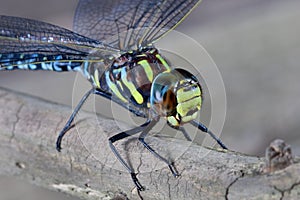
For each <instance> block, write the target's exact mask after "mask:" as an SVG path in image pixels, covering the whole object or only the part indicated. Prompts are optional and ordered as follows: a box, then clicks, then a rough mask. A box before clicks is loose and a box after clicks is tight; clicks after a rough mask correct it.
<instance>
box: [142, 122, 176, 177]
mask: <svg viewBox="0 0 300 200" xmlns="http://www.w3.org/2000/svg"><path fill="white" fill-rule="evenodd" d="M157 121H158V120H152V122H151V123H150V124H149V126H147V127H146V128H145V129H144V130H143V131H142V133H141V134H140V136H139V141H140V142H141V143H142V144H143V145H144V146H145V147H146V149H148V150H149V151H150V153H152V154H153V155H154V156H155V157H157V158H158V159H159V160H161V161H163V162H164V163H166V164H167V165H168V167H169V169H170V170H171V172H172V174H173V175H174V176H175V177H176V176H178V173H177V170H176V169H175V167H174V165H173V163H172V162H170V161H168V160H167V159H165V158H164V157H162V156H161V155H159V154H158V153H157V152H156V151H154V149H152V147H150V146H149V145H148V144H147V143H146V142H145V137H146V136H147V134H148V133H149V131H150V130H151V129H152V128H153V126H154V125H155V124H156V123H157Z"/></svg>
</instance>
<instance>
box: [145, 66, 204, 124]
mask: <svg viewBox="0 0 300 200" xmlns="http://www.w3.org/2000/svg"><path fill="white" fill-rule="evenodd" d="M201 95H202V92H201V87H200V85H199V83H198V81H197V79H196V78H195V77H194V76H193V75H192V74H191V73H189V72H187V71H186V70H183V69H174V70H172V71H170V72H165V73H161V74H159V75H158V76H157V77H156V78H155V79H154V81H153V83H152V87H151V95H150V105H151V109H152V110H154V111H155V113H156V114H158V115H160V116H164V117H166V118H167V121H168V123H169V124H170V125H172V126H179V125H181V124H183V123H187V122H190V121H191V120H194V119H195V118H196V117H197V112H198V111H199V110H200V108H201V104H202V97H201Z"/></svg>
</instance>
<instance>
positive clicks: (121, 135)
mask: <svg viewBox="0 0 300 200" xmlns="http://www.w3.org/2000/svg"><path fill="white" fill-rule="evenodd" d="M149 124H151V121H150V120H148V121H147V122H145V123H144V124H142V125H141V126H139V127H136V128H133V129H130V130H128V131H124V132H121V133H118V134H116V135H114V136H112V137H110V138H109V139H108V140H109V146H110V148H111V150H112V152H113V153H114V154H115V156H116V157H117V159H118V160H119V161H120V163H121V164H122V165H123V166H124V167H125V168H126V169H127V171H128V172H129V173H130V175H131V178H132V180H133V182H134V184H135V185H136V187H137V189H138V190H139V191H143V190H144V187H143V186H142V185H141V184H140V182H139V180H138V178H137V177H136V173H135V172H134V169H133V168H132V167H131V166H130V165H129V164H128V163H127V162H126V161H125V160H124V159H123V158H122V156H121V155H120V153H119V152H118V151H117V149H116V147H115V145H114V144H113V143H114V142H116V141H118V140H121V139H124V138H126V137H128V136H131V135H134V134H136V133H139V132H141V131H143V130H145V129H147V127H148V125H149Z"/></svg>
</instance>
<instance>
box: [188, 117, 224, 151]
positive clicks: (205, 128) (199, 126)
mask: <svg viewBox="0 0 300 200" xmlns="http://www.w3.org/2000/svg"><path fill="white" fill-rule="evenodd" d="M190 123H191V124H192V125H193V126H195V127H197V128H198V129H200V130H201V131H203V132H205V133H208V134H209V135H210V137H212V138H213V139H214V140H215V141H216V142H217V143H218V144H219V145H220V146H221V147H222V148H223V149H228V148H227V147H226V146H225V144H223V142H222V141H221V140H220V138H218V137H217V136H216V135H215V134H213V132H211V131H210V130H208V128H207V127H206V126H205V125H204V124H202V123H200V122H197V121H194V120H193V121H191V122H190Z"/></svg>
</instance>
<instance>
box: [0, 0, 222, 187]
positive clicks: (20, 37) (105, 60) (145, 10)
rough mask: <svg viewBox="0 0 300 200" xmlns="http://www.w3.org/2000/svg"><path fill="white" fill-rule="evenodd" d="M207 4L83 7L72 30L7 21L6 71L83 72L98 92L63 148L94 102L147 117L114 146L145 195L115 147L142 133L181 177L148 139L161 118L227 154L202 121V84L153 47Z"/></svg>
mask: <svg viewBox="0 0 300 200" xmlns="http://www.w3.org/2000/svg"><path fill="white" fill-rule="evenodd" d="M200 2H201V1H200V0H80V1H79V3H78V5H77V8H76V11H75V16H74V25H73V29H74V30H73V31H71V30H68V29H65V28H62V27H59V26H56V25H52V24H49V23H46V22H41V21H37V20H31V19H25V18H20V17H13V16H0V70H44V71H55V72H68V71H75V72H80V73H81V74H82V75H83V76H84V77H85V78H86V79H87V80H88V81H89V82H90V83H91V85H92V88H91V89H90V90H89V91H87V92H86V93H85V95H84V96H83V97H82V99H81V100H80V101H79V103H78V104H77V106H76V107H75V108H74V110H73V112H72V114H71V116H70V118H69V119H68V121H67V123H66V124H65V126H64V128H63V129H62V131H61V132H60V133H59V136H58V138H57V141H56V149H57V150H58V151H61V149H62V148H61V143H62V140H63V137H64V135H65V134H66V132H67V131H68V130H69V129H70V128H71V127H72V125H73V121H74V118H75V117H76V115H77V114H78V112H79V110H80V109H81V107H82V105H83V104H84V103H85V101H86V100H87V99H88V97H89V96H90V95H99V96H101V97H104V98H106V99H109V100H111V101H113V102H115V103H117V104H119V105H121V106H122V107H124V108H125V109H127V110H129V111H130V112H132V113H133V114H134V115H136V116H139V117H142V118H145V119H146V120H145V122H144V123H143V124H141V125H140V126H137V127H135V128H132V129H130V130H127V131H123V132H120V133H118V134H116V135H113V136H111V137H109V139H108V142H109V146H110V148H111V150H112V152H113V153H114V155H115V156H116V157H117V159H118V160H119V161H120V163H121V164H122V165H123V166H124V167H125V168H126V170H127V171H128V172H129V174H130V176H131V179H132V181H133V183H134V185H135V187H136V188H137V189H138V191H142V190H144V189H145V188H144V186H143V185H142V184H141V183H140V181H139V180H138V178H137V173H136V172H135V170H134V168H133V167H131V165H129V164H128V162H126V161H125V160H124V159H123V158H122V156H121V154H120V151H118V149H117V148H116V146H115V142H117V141H119V140H122V139H125V138H127V137H129V136H132V135H135V134H138V133H139V136H138V141H139V142H141V143H142V144H143V146H144V147H145V148H146V149H147V150H149V151H150V152H151V153H152V154H153V155H154V156H155V157H157V158H158V159H159V160H161V161H162V162H165V163H166V165H167V166H168V167H169V169H170V171H171V173H172V174H173V175H174V176H175V177H176V176H178V175H179V174H178V172H177V170H176V169H175V166H174V163H173V162H171V161H169V160H168V159H166V158H164V157H163V156H161V155H160V154H159V153H158V152H156V151H155V150H154V149H153V147H151V146H150V145H149V144H148V143H147V142H146V141H145V138H146V136H147V135H148V133H149V131H150V130H151V129H152V128H153V127H154V126H155V125H156V124H157V123H158V121H159V120H160V118H163V119H165V120H166V122H167V124H168V125H169V126H170V127H172V128H174V129H176V130H180V131H182V132H183V133H184V132H186V130H185V129H184V127H183V125H184V124H187V123H189V124H191V125H193V126H194V127H196V128H198V129H199V130H201V131H203V132H205V133H207V134H209V135H210V136H211V137H212V138H213V139H214V140H215V141H216V142H217V143H218V144H219V145H220V146H221V147H222V148H223V149H227V147H226V146H225V145H224V144H223V142H222V141H221V140H220V139H219V138H218V137H217V136H216V135H215V134H213V133H212V132H211V131H210V130H209V129H208V128H207V127H206V126H205V125H204V124H202V123H201V122H199V121H197V120H196V119H197V115H198V113H199V111H200V108H201V105H202V99H203V97H202V89H201V86H200V83H199V81H198V80H197V78H196V77H195V76H194V75H193V74H191V73H190V72H188V71H187V70H185V69H182V68H173V67H172V64H171V63H170V62H169V61H167V59H166V58H164V56H163V55H161V53H160V51H159V50H158V49H157V48H155V46H154V43H155V42H156V41H158V40H159V39H160V38H162V37H163V36H165V35H166V34H167V33H168V32H169V31H171V30H173V29H174V28H175V27H176V26H177V25H178V24H179V23H181V21H182V20H183V19H184V18H185V17H186V16H187V15H189V13H190V12H191V11H192V10H193V9H194V8H195V7H196V6H197V5H198V4H199V3H200Z"/></svg>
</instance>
